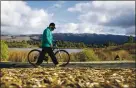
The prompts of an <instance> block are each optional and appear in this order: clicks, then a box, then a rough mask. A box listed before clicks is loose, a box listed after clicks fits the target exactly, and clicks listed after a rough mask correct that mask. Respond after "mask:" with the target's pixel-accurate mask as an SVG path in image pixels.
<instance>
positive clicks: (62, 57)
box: [27, 41, 70, 66]
mask: <svg viewBox="0 0 136 88" xmlns="http://www.w3.org/2000/svg"><path fill="white" fill-rule="evenodd" d="M57 42H58V41H54V42H53V48H52V49H53V52H54V54H55V56H56V59H57V60H58V62H59V64H60V66H66V65H67V64H69V61H70V55H69V53H68V52H67V51H66V50H62V49H59V48H58V46H57ZM40 53H41V50H39V49H33V50H31V51H30V52H29V53H28V55H27V58H28V62H29V63H30V64H31V65H33V66H36V62H37V60H38V57H39V55H40ZM43 61H46V62H47V64H48V61H49V55H45V56H44V58H43Z"/></svg>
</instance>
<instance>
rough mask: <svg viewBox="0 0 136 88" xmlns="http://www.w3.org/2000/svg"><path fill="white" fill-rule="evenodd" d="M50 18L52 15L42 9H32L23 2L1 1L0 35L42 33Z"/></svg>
mask: <svg viewBox="0 0 136 88" xmlns="http://www.w3.org/2000/svg"><path fill="white" fill-rule="evenodd" d="M52 18H53V14H49V13H48V12H47V11H45V10H43V9H32V8H31V7H29V6H28V5H27V3H26V2H24V1H1V31H2V33H3V32H4V33H6V32H7V33H12V34H22V33H23V34H27V33H42V31H43V29H44V28H45V27H46V26H47V25H48V24H49V23H50V21H52Z"/></svg>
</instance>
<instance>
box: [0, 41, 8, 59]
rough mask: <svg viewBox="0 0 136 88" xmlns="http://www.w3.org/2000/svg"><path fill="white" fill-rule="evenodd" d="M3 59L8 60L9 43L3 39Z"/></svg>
mask: <svg viewBox="0 0 136 88" xmlns="http://www.w3.org/2000/svg"><path fill="white" fill-rule="evenodd" d="M0 55H1V57H0V58H1V60H2V61H6V60H7V59H8V45H7V44H6V43H5V42H4V41H3V40H1V54H0Z"/></svg>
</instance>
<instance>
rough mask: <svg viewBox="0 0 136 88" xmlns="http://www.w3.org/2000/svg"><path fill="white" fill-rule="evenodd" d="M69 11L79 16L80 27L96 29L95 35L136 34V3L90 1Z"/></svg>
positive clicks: (79, 4) (78, 4)
mask: <svg viewBox="0 0 136 88" xmlns="http://www.w3.org/2000/svg"><path fill="white" fill-rule="evenodd" d="M67 10H68V11H69V12H73V13H78V14H79V15H78V19H79V22H80V25H81V24H82V23H84V24H86V23H87V24H90V25H91V28H88V26H84V29H87V28H88V29H89V30H90V31H92V27H94V28H96V29H95V30H94V31H93V32H94V33H100V32H101V33H104V32H105V33H111V34H118V33H119V34H130V33H131V34H134V33H132V32H134V30H135V29H134V27H133V26H135V1H90V2H87V3H77V4H76V5H75V6H73V7H70V8H68V9H67ZM94 25H95V26H94ZM99 28H101V29H99ZM129 29H131V32H129V31H130V30H129ZM98 30H99V31H98ZM113 30H114V31H113ZM132 30H133V31H132Z"/></svg>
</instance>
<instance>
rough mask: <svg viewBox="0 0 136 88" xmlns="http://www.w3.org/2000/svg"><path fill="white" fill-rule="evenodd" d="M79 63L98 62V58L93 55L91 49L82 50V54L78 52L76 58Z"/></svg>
mask: <svg viewBox="0 0 136 88" xmlns="http://www.w3.org/2000/svg"><path fill="white" fill-rule="evenodd" d="M76 57H77V58H78V60H79V61H98V60H99V58H98V56H97V55H96V54H95V53H94V51H93V50H92V49H84V50H83V51H82V52H79V53H78V55H77V56H76Z"/></svg>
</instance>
